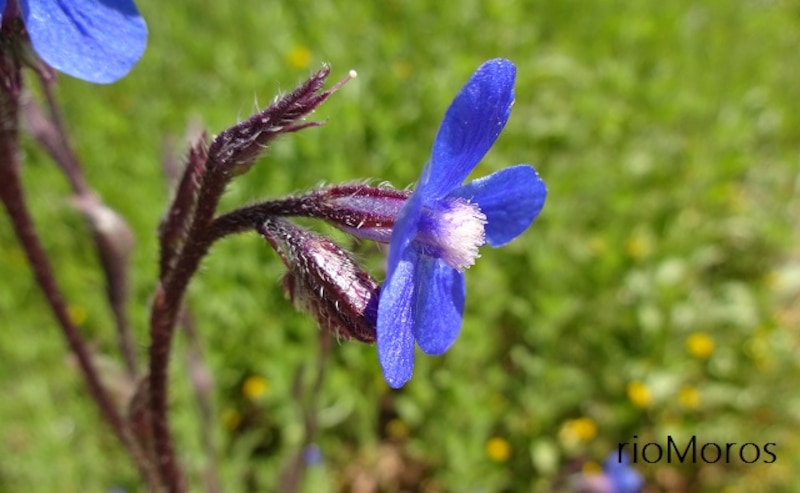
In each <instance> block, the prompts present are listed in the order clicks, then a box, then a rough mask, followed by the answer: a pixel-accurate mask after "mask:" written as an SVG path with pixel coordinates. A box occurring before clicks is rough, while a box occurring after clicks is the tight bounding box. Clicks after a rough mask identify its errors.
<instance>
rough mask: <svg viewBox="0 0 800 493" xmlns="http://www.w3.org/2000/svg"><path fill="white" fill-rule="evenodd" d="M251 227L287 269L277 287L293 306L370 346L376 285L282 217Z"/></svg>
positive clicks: (324, 242)
mask: <svg viewBox="0 0 800 493" xmlns="http://www.w3.org/2000/svg"><path fill="white" fill-rule="evenodd" d="M257 229H258V231H259V233H261V235H262V236H264V238H266V239H267V241H269V242H270V244H271V245H272V247H273V248H274V249H275V251H277V252H278V254H279V255H280V256H281V258H282V259H283V263H284V264H285V265H286V267H287V268H288V269H289V270H288V272H287V274H286V275H285V276H284V278H283V287H284V290H285V291H286V293H287V294H288V296H289V298H290V299H291V300H292V302H293V303H294V304H295V305H296V306H298V308H303V309H305V310H307V311H308V312H309V313H310V314H311V315H312V316H313V317H314V318H315V319H316V320H317V323H319V325H320V327H321V328H322V329H324V330H328V331H330V332H331V333H333V334H336V335H337V336H339V337H341V338H343V339H357V340H359V341H362V342H368V343H372V342H375V337H376V336H375V323H376V320H377V313H378V291H379V285H378V282H377V281H375V280H374V279H373V278H372V277H370V275H369V274H367V273H366V272H365V271H364V270H362V269H361V268H360V267H359V266H358V264H356V262H355V260H353V258H352V256H351V255H350V254H349V253H348V252H346V251H345V250H343V249H342V248H340V247H339V246H338V245H336V244H335V243H334V242H332V241H331V240H329V239H328V238H325V237H324V236H321V235H318V234H316V233H312V232H310V231H307V230H305V229H302V228H300V227H298V226H296V225H294V224H293V223H291V222H289V221H286V220H284V219H279V218H273V217H270V218H267V219H266V220H265V221H264V222H263V223H262V224H261V225H259V226H258V228H257Z"/></svg>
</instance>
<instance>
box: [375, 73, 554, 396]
mask: <svg viewBox="0 0 800 493" xmlns="http://www.w3.org/2000/svg"><path fill="white" fill-rule="evenodd" d="M515 75H516V68H515V67H514V65H513V64H512V63H511V62H509V61H508V60H502V59H496V60H490V61H488V62H486V63H484V64H483V65H481V66H480V67H479V68H478V70H477V71H476V72H475V73H474V74H473V75H472V77H471V78H470V80H469V81H468V82H467V84H466V85H465V86H464V87H463V88H462V89H461V92H459V93H458V95H457V96H456V98H455V99H454V100H453V102H452V103H451V105H450V108H449V109H448V110H447V113H446V114H445V117H444V121H442V125H441V127H440V128H439V132H438V134H437V135H436V139H435V141H434V143H433V149H432V152H431V158H430V160H429V161H428V163H427V164H426V166H425V169H424V170H423V172H422V176H421V178H420V180H419V183H418V184H417V187H416V189H415V190H414V192H413V193H412V194H411V196H410V197H409V198H408V200H407V202H406V203H405V205H404V206H403V208H402V209H401V211H400V213H399V215H398V218H397V221H396V222H395V224H394V228H393V231H392V238H391V242H390V246H389V260H388V265H387V273H386V281H385V282H384V284H383V286H382V288H381V294H380V301H379V305H378V324H377V335H378V357H379V359H380V363H381V367H382V368H383V373H384V376H385V378H386V381H387V382H388V383H389V385H390V386H392V387H395V388H398V387H401V386H402V385H403V384H404V383H405V382H407V381H408V379H409V378H411V373H412V370H413V367H414V342H415V341H416V343H417V344H418V345H419V346H420V348H421V349H422V350H423V351H424V352H425V353H427V354H442V353H444V352H445V351H447V349H449V348H450V346H451V345H452V344H453V343H454V342H455V340H456V338H457V337H458V333H459V331H460V330H461V319H462V315H463V312H464V299H465V296H466V288H465V284H464V270H465V269H467V268H468V267H469V266H471V265H472V264H473V263H474V262H475V259H476V258H477V257H478V248H479V247H480V246H482V245H483V244H484V243H489V245H491V246H493V247H498V246H502V245H505V244H506V243H508V242H510V241H511V240H513V239H514V238H516V237H517V236H518V235H519V234H520V233H522V232H523V231H524V230H525V229H526V228H527V227H528V226H529V225H530V224H531V222H533V220H534V218H536V216H537V215H538V214H539V212H540V211H541V209H542V207H543V205H544V200H545V196H546V195H547V190H546V188H545V186H544V183H543V182H542V180H541V179H540V178H539V176H538V175H537V174H536V171H535V170H534V169H533V168H532V167H530V166H528V165H518V166H512V167H510V168H506V169H503V170H501V171H498V172H496V173H494V174H491V175H489V176H487V177H485V178H481V179H478V180H475V181H473V182H470V183H468V184H466V185H461V183H462V182H463V181H464V179H465V178H466V177H467V175H469V173H470V172H471V171H472V170H473V169H474V168H475V166H477V164H478V162H479V161H480V160H481V159H482V158H483V156H484V155H485V154H486V152H487V151H488V150H489V148H490V147H491V146H492V144H494V141H495V140H496V139H497V137H498V136H499V135H500V131H501V130H502V129H503V127H504V126H505V124H506V121H507V120H508V117H509V114H510V113H511V104H512V103H513V101H514V78H515Z"/></svg>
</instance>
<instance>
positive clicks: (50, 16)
mask: <svg viewBox="0 0 800 493" xmlns="http://www.w3.org/2000/svg"><path fill="white" fill-rule="evenodd" d="M16 1H17V0H0V13H2V15H7V14H8V13H9V9H7V8H6V7H7V6H12V5H10V4H11V3H12V2H15V3H16ZM18 5H19V13H20V15H21V17H22V22H23V23H24V24H25V29H26V30H27V31H28V35H29V36H30V39H31V44H32V45H33V49H34V50H35V51H36V53H37V54H38V55H39V57H41V59H42V60H44V61H45V62H46V63H47V64H48V65H50V66H51V67H53V68H54V69H56V70H59V71H61V72H64V73H65V74H67V75H71V76H73V77H76V78H78V79H82V80H85V81H87V82H95V83H99V84H107V83H110V82H114V81H116V80H118V79H120V78H121V77H123V76H125V74H127V73H128V72H129V71H130V70H131V68H133V66H134V65H135V64H136V62H137V61H138V60H139V58H140V57H141V56H142V53H143V52H144V49H145V46H146V45H147V25H146V24H145V22H144V19H142V16H141V15H139V11H138V10H137V9H136V5H134V3H133V0H18ZM13 6H15V5H13ZM13 6H12V7H13ZM12 10H14V9H12ZM14 11H15V12H16V10H14ZM1 18H2V17H1V16H0V19H1Z"/></svg>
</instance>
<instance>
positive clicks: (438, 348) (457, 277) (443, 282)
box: [414, 257, 466, 354]
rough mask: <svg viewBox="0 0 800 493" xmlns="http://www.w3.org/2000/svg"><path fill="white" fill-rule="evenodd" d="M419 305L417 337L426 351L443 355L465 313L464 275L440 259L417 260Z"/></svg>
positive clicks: (451, 343)
mask: <svg viewBox="0 0 800 493" xmlns="http://www.w3.org/2000/svg"><path fill="white" fill-rule="evenodd" d="M415 277H416V283H417V288H416V292H417V296H416V298H417V306H416V323H415V324H414V337H415V338H416V339H417V344H419V347H420V348H421V349H422V350H423V351H424V352H425V353H427V354H442V353H444V352H445V351H447V350H448V349H450V346H452V345H453V343H454V342H455V341H456V339H457V338H458V334H459V332H461V320H462V318H463V315H464V298H465V297H466V286H465V283H464V274H463V273H461V272H458V271H457V270H455V269H453V268H452V267H450V266H448V265H447V264H445V263H444V262H443V261H442V260H441V259H433V258H429V257H422V258H421V261H420V262H418V263H417V271H416V275H415Z"/></svg>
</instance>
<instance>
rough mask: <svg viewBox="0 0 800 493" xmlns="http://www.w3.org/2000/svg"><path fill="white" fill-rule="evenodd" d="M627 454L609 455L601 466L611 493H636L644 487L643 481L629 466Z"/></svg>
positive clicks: (629, 461)
mask: <svg viewBox="0 0 800 493" xmlns="http://www.w3.org/2000/svg"><path fill="white" fill-rule="evenodd" d="M630 463H631V460H630V458H629V457H628V454H625V453H620V454H616V453H611V454H609V456H608V457H606V461H605V463H604V464H603V472H605V474H606V476H607V477H608V479H609V482H610V483H611V491H612V493H638V492H639V491H641V490H642V486H644V480H643V479H642V477H641V476H640V475H639V473H638V472H636V469H634V468H632V467H631V466H630Z"/></svg>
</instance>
